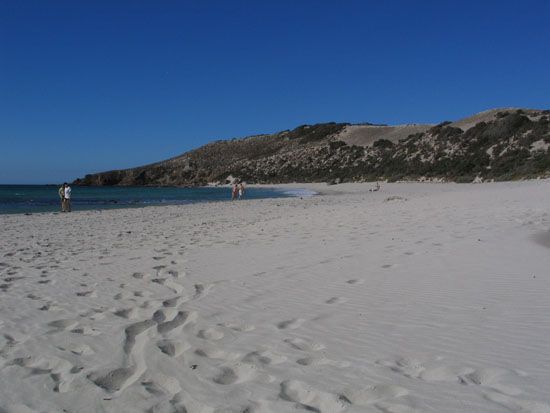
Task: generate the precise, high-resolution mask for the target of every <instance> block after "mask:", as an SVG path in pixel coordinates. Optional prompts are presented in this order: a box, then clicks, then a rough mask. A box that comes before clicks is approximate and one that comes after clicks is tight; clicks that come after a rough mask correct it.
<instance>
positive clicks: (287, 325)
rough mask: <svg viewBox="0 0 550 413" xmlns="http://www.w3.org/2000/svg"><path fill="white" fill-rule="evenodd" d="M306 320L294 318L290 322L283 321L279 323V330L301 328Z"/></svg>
mask: <svg viewBox="0 0 550 413" xmlns="http://www.w3.org/2000/svg"><path fill="white" fill-rule="evenodd" d="M305 321H306V320H304V319H303V318H293V319H290V320H285V321H281V322H280V323H277V328H278V329H279V330H285V329H287V328H288V329H291V330H293V329H295V328H298V327H300V326H301V325H302V324H303V323H304V322H305Z"/></svg>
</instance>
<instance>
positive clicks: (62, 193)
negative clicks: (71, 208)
mask: <svg viewBox="0 0 550 413" xmlns="http://www.w3.org/2000/svg"><path fill="white" fill-rule="evenodd" d="M57 193H58V194H59V199H60V200H61V212H65V184H63V185H61V186H60V187H59V191H57Z"/></svg>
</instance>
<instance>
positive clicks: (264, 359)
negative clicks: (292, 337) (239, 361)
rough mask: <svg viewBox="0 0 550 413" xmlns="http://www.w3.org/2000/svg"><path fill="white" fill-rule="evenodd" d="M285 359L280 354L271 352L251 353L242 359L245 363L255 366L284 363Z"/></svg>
mask: <svg viewBox="0 0 550 413" xmlns="http://www.w3.org/2000/svg"><path fill="white" fill-rule="evenodd" d="M286 360H287V358H286V357H285V356H283V355H281V354H277V353H274V352H272V351H271V350H263V351H253V352H251V353H248V354H247V355H246V356H244V357H243V361H244V362H245V363H251V364H256V365H270V364H281V363H284V362H285V361H286Z"/></svg>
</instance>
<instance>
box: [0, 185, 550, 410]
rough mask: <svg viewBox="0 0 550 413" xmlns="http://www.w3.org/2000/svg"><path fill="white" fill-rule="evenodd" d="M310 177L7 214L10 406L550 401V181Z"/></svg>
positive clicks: (504, 404)
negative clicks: (245, 188) (251, 197)
mask: <svg viewBox="0 0 550 413" xmlns="http://www.w3.org/2000/svg"><path fill="white" fill-rule="evenodd" d="M287 187H293V186H287ZM302 187H303V185H302ZM308 187H311V188H312V189H316V190H320V191H324V192H326V194H325V195H323V196H315V197H310V198H303V199H299V198H294V199H272V200H257V201H243V202H234V203H211V204H202V205H186V206H166V207H150V208H143V209H127V210H112V211H97V212H94V211H88V212H75V213H72V214H66V215H62V214H38V215H31V216H24V215H3V216H0V225H1V228H2V237H1V238H0V247H1V248H0V331H1V333H0V411H2V412H45V411H47V412H57V411H67V412H96V411H106V412H136V411H143V412H212V413H213V412H293V411H310V412H311V411H314V412H465V411H468V412H503V411H515V412H550V397H549V395H548V391H547V387H548V383H549V382H550V348H549V346H548V326H549V325H550V300H548V296H549V295H550V273H549V272H548V268H550V249H549V247H548V245H549V244H548V242H547V241H548V236H547V235H548V233H549V232H548V231H549V229H550V210H549V205H550V182H549V181H530V182H520V183H499V184H483V185H453V184H445V185H443V184H441V185H440V184H387V185H383V187H382V190H381V191H380V192H375V193H372V192H368V189H369V188H370V185H367V184H345V185H338V186H331V187H326V186H322V185H308Z"/></svg>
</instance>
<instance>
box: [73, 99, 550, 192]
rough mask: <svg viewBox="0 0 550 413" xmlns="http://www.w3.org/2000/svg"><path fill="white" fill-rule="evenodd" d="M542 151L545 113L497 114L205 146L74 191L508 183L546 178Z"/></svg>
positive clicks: (548, 122) (304, 130)
mask: <svg viewBox="0 0 550 413" xmlns="http://www.w3.org/2000/svg"><path fill="white" fill-rule="evenodd" d="M409 132H411V133H409ZM352 142H353V143H352ZM549 147H550V111H548V110H546V111H538V110H519V109H503V110H493V111H487V112H483V113H481V114H478V115H474V116H473V117H471V118H467V119H463V120H461V121H458V122H455V123H451V122H444V123H442V124H440V125H436V126H432V125H406V126H397V127H390V126H385V125H349V124H337V123H327V124H318V125H311V126H310V125H304V126H300V127H298V128H296V129H294V130H292V131H284V132H280V133H277V134H274V135H259V136H252V137H248V138H244V139H235V140H229V141H217V142H213V143H209V144H207V145H204V146H202V147H200V148H198V149H195V150H193V151H190V152H187V153H184V154H183V155H181V156H178V157H175V158H172V159H169V160H166V161H162V162H158V163H155V164H151V165H147V166H142V167H138V168H132V169H125V170H117V171H109V172H102V173H97V174H91V175H86V176H85V177H84V178H83V179H77V180H76V181H75V184H79V185H167V186H168V185H192V186H195V185H205V184H207V183H212V182H219V183H226V181H227V179H228V177H230V176H231V177H235V178H238V179H242V180H244V181H247V182H248V183H286V182H324V181H327V182H331V181H336V182H345V181H363V180H382V179H388V180H397V179H420V178H427V179H444V180H449V181H459V182H470V181H472V180H474V179H476V178H477V179H480V178H481V179H495V180H509V179H520V178H531V177H538V176H549V175H550V152H549Z"/></svg>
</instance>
